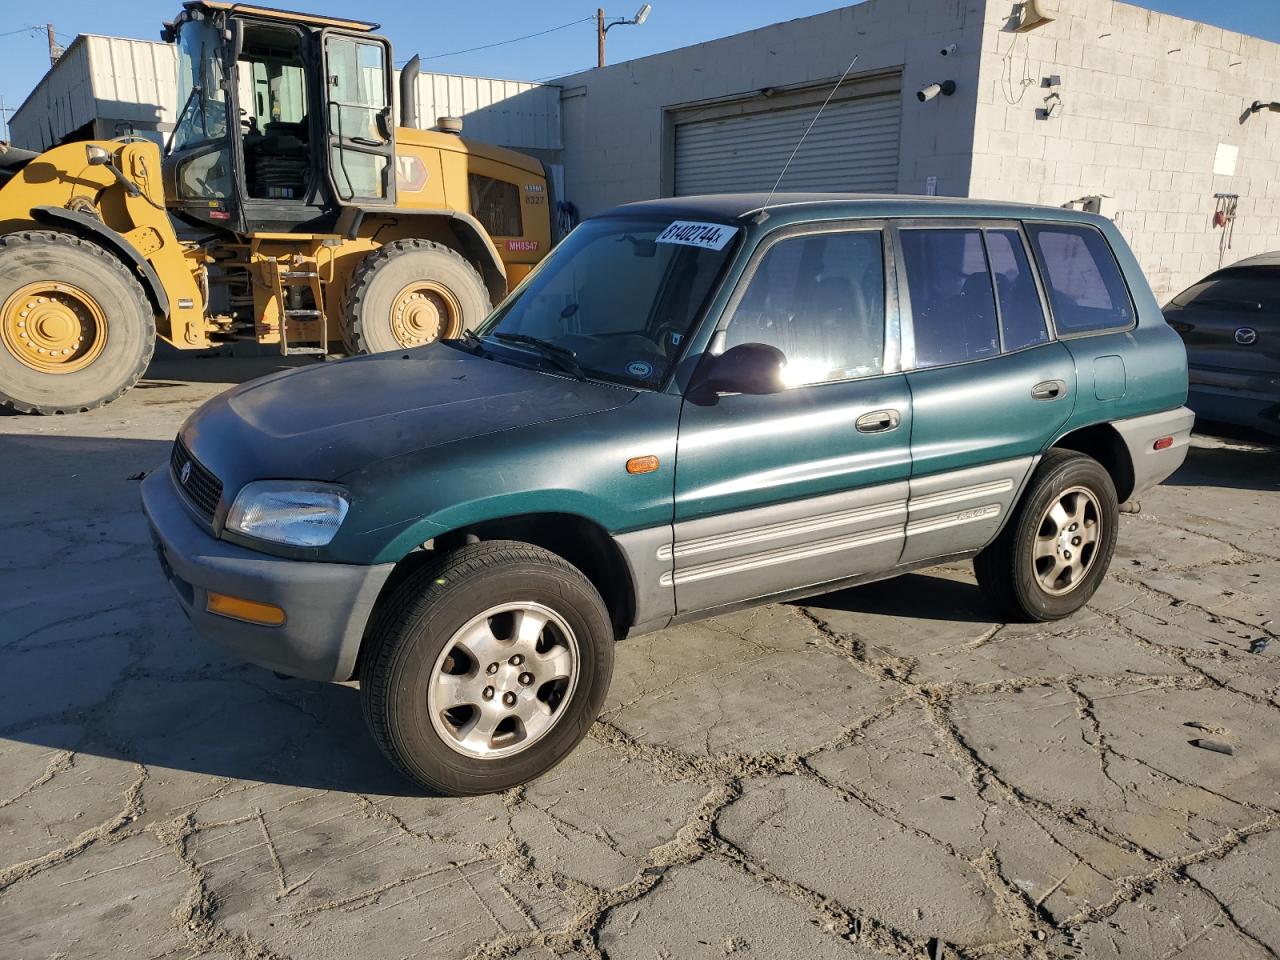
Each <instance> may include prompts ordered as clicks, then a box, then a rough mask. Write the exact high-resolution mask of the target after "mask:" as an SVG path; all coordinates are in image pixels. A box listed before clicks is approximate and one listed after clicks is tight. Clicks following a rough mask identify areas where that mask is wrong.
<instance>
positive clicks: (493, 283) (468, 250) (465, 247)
mask: <svg viewBox="0 0 1280 960" xmlns="http://www.w3.org/2000/svg"><path fill="white" fill-rule="evenodd" d="M366 217H397V218H403V219H409V218H411V217H422V218H424V219H425V218H430V219H433V220H450V221H453V222H452V223H451V224H450V227H451V229H452V230H453V234H454V236H456V237H457V238H458V243H459V246H460V248H461V252H462V253H463V254H465V255H466V256H467V257H468V258H470V259H472V260H475V261H477V262H478V263H479V264H480V267H481V269H480V275H481V277H483V278H484V285H485V287H486V288H487V289H488V291H489V299H490V300H491V301H492V302H493V304H494V305H495V306H496V305H497V304H498V303H499V302H501V301H502V300H503V299H504V298H505V297H506V295H507V267H506V264H504V263H503V262H502V257H501V256H500V255H499V253H498V248H497V247H496V246H494V244H493V239H492V238H491V237H490V236H489V234H488V231H486V230H485V228H484V227H483V226H481V224H480V221H479V220H477V219H476V218H475V217H473V216H472V215H471V214H469V213H465V212H464V211H462V210H432V209H423V208H421V207H359V208H357V209H356V210H355V211H354V216H353V217H352V218H351V219H350V221H349V222H348V226H347V230H346V235H347V236H348V237H349V238H351V239H352V240H354V239H355V238H356V237H357V236H358V235H359V233H360V227H361V226H362V224H363V223H364V220H365V218H366Z"/></svg>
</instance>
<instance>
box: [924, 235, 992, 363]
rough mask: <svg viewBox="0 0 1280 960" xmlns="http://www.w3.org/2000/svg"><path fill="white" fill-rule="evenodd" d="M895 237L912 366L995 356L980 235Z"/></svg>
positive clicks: (989, 289)
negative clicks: (907, 294) (908, 308)
mask: <svg viewBox="0 0 1280 960" xmlns="http://www.w3.org/2000/svg"><path fill="white" fill-rule="evenodd" d="M899 236H900V237H901V242H902V260H903V267H904V269H905V270H906V272H907V290H908V291H909V292H910V295H911V323H912V329H913V330H914V332H915V344H916V366H917V367H935V366H940V365H942V364H946V363H961V362H963V361H966V360H977V359H981V358H982V357H989V356H994V355H996V354H998V353H999V352H1000V331H999V326H998V323H997V319H996V301H995V295H994V292H993V290H992V284H991V274H990V272H989V267H988V264H987V254H986V249H985V247H984V245H983V242H982V231H981V230H978V229H977V228H964V229H957V228H945V229H922V228H910V229H905V230H903V231H902V232H901V233H900V235H899Z"/></svg>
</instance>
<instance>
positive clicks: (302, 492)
mask: <svg viewBox="0 0 1280 960" xmlns="http://www.w3.org/2000/svg"><path fill="white" fill-rule="evenodd" d="M349 506H350V503H349V501H348V499H347V491H346V490H345V489H343V488H342V487H339V486H335V485H334V484H332V483H302V482H299V481H291V480H256V481H254V482H253V483H246V484H245V485H244V486H243V487H241V488H240V492H239V493H238V494H236V499H235V503H233V504H231V510H230V512H229V513H228V514H227V529H228V530H232V531H234V532H235V533H240V534H243V535H244V536H246V537H256V538H257V539H259V540H270V541H272V542H273V543H287V544H290V545H292V546H295V547H323V546H324V545H325V544H327V543H328V542H329V541H330V540H332V539H333V538H334V536H335V535H336V534H337V532H338V527H340V526H342V521H343V518H344V517H346V515H347V508H348V507H349Z"/></svg>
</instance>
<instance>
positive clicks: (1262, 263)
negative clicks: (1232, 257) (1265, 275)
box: [1211, 250, 1280, 276]
mask: <svg viewBox="0 0 1280 960" xmlns="http://www.w3.org/2000/svg"><path fill="white" fill-rule="evenodd" d="M1240 267H1246V268H1248V267H1280V250H1272V251H1271V252H1270V253H1255V254H1254V255H1253V256H1252V257H1245V258H1244V259H1243V260H1237V261H1236V262H1235V263H1228V264H1227V265H1226V266H1225V267H1219V268H1218V269H1217V270H1215V271H1214V273H1223V272H1224V271H1227V270H1238V269H1239V268H1240ZM1211 276H1212V274H1211Z"/></svg>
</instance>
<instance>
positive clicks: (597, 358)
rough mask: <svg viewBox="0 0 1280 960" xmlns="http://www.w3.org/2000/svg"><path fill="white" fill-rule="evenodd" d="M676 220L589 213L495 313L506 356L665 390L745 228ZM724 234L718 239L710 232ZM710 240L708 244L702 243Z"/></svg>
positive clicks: (492, 330)
mask: <svg viewBox="0 0 1280 960" xmlns="http://www.w3.org/2000/svg"><path fill="white" fill-rule="evenodd" d="M678 226H679V223H676V224H673V223H672V221H671V219H670V218H663V219H657V218H639V217H637V218H631V217H616V218H615V217H609V218H602V219H599V220H587V221H585V222H583V223H582V224H581V225H579V226H578V227H577V228H576V229H575V230H573V232H571V233H570V234H569V236H568V237H566V238H565V239H564V240H563V241H562V242H561V243H560V244H559V246H557V247H556V248H555V250H554V251H552V253H551V255H550V256H549V257H547V258H546V259H545V260H544V261H543V262H542V263H541V264H540V265H539V267H538V269H537V270H535V271H534V272H533V273H532V274H530V276H529V278H528V280H526V281H525V283H524V284H523V285H522V286H521V287H520V288H519V289H518V290H517V291H516V292H515V294H513V295H512V296H511V297H510V298H509V299H508V300H507V301H506V302H505V303H504V304H503V305H502V306H501V307H499V308H498V310H497V311H496V312H495V313H494V314H492V315H491V316H490V317H489V319H488V320H486V321H485V322H484V323H483V324H482V325H481V327H480V328H479V330H478V331H477V333H478V335H479V336H480V337H482V338H483V339H484V345H485V349H486V350H489V351H490V352H491V353H492V354H493V355H494V356H495V357H497V358H499V359H509V360H511V361H520V360H522V358H532V362H535V363H537V362H540V361H538V360H537V358H538V357H539V356H541V357H542V358H543V359H542V361H541V362H542V363H543V365H546V366H549V367H550V368H552V369H555V368H556V367H557V366H560V365H565V366H568V367H569V368H570V369H573V368H574V367H576V368H577V369H578V370H580V372H581V373H582V374H583V375H585V376H588V377H596V378H599V379H603V380H609V381H614V382H618V383H625V384H628V385H634V386H638V387H644V388H650V389H652V388H656V387H657V386H658V385H659V384H661V383H662V381H663V380H664V378H665V377H666V375H667V373H668V372H669V371H670V369H671V365H672V364H673V363H674V362H675V360H676V358H677V357H678V356H679V355H680V352H681V350H682V349H683V344H684V340H685V337H686V336H688V334H689V332H690V331H691V330H692V329H693V326H694V324H695V323H696V322H697V320H698V318H699V316H700V315H701V312H702V310H703V308H704V306H705V304H706V301H707V299H708V298H709V296H710V294H711V291H712V290H713V289H714V288H715V285H716V282H717V281H718V279H719V277H720V275H721V273H722V272H723V270H724V266H725V264H726V263H727V262H728V261H729V259H730V257H731V256H732V254H733V250H734V248H735V246H736V241H737V234H738V229H737V228H736V227H731V226H728V225H718V224H702V225H697V224H695V225H693V226H692V227H691V228H690V229H688V230H683V231H682V230H673V229H672V228H673V227H678ZM713 234H714V235H715V236H716V239H715V240H714V242H712V241H709V240H708V237H710V236H712V235H713ZM699 244H701V245H699Z"/></svg>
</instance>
